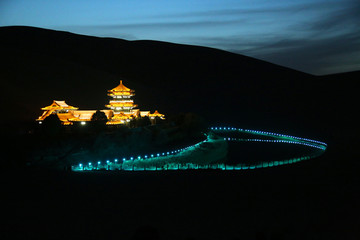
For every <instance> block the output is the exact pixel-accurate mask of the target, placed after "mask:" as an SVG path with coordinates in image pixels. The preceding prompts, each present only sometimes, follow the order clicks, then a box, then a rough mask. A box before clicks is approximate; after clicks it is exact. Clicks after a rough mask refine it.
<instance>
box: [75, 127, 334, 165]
mask: <svg viewBox="0 0 360 240" xmlns="http://www.w3.org/2000/svg"><path fill="white" fill-rule="evenodd" d="M210 130H211V131H212V132H214V133H217V134H221V135H226V134H232V135H234V134H235V135H236V134H237V133H241V134H244V133H246V135H248V136H251V137H254V138H233V137H222V138H212V137H210V134H209V135H207V139H205V140H203V141H201V142H199V143H196V144H194V145H191V146H188V147H185V148H181V149H176V150H171V151H167V152H161V153H152V154H147V155H142V156H136V157H135V156H134V157H130V158H127V159H126V158H118V159H114V160H105V161H97V162H96V161H95V162H91V161H90V162H87V163H80V164H77V165H73V166H72V170H73V171H93V170H125V171H144V170H152V171H153V170H183V169H220V170H248V169H257V168H267V167H275V166H281V165H286V164H293V163H297V162H300V161H303V160H308V159H311V158H315V157H318V156H320V155H322V154H323V153H324V152H325V150H326V148H327V144H326V143H324V142H320V141H316V140H312V139H307V138H300V137H295V136H290V135H285V134H278V133H271V132H264V131H257V130H249V129H240V128H233V127H211V128H210ZM211 131H210V132H211ZM255 137H256V138H255ZM224 141H237V142H263V143H285V144H296V145H302V146H305V147H309V148H313V149H316V150H317V151H314V152H313V153H311V154H308V155H304V156H301V157H295V158H290V159H285V160H277V161H263V162H257V163H253V164H245V163H240V164H236V165H228V164H226V163H219V164H213V163H212V164H194V163H190V162H189V161H188V160H189V157H191V156H193V155H192V154H196V153H198V152H200V151H204V149H206V147H207V146H208V145H209V144H213V145H220V144H221V142H224Z"/></svg>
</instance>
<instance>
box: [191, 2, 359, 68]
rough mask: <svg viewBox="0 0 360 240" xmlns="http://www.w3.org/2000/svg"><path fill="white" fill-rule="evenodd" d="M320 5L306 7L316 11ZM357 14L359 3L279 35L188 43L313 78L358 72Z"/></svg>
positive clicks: (334, 9) (333, 9) (290, 27)
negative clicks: (212, 48)
mask: <svg viewBox="0 0 360 240" xmlns="http://www.w3.org/2000/svg"><path fill="white" fill-rule="evenodd" d="M321 4H325V3H321ZM321 4H320V3H316V4H310V5H311V6H316V7H320V6H321ZM310 5H309V6H310ZM306 8H307V7H306V6H305V5H302V7H301V6H300V5H299V6H297V7H292V8H291V11H295V10H296V9H298V10H299V9H306ZM278 10H279V11H280V9H278ZM282 10H285V8H283V9H281V11H282ZM272 11H275V9H273V10H272ZM289 11H290V9H289ZM359 12H360V2H359V3H352V4H348V5H342V6H331V7H328V11H325V12H323V14H320V15H317V16H316V17H315V18H309V19H311V20H303V22H301V23H296V24H290V25H288V26H287V27H286V29H285V30H284V31H281V32H276V33H272V34H267V35H263V34H262V33H258V34H254V35H251V36H244V35H233V36H228V37H210V38H206V37H199V38H193V39H191V40H189V42H191V41H194V42H196V44H198V45H208V46H213V47H216V48H221V49H225V50H228V51H232V52H236V53H239V54H245V55H248V56H252V57H256V58H260V59H263V60H266V61H270V62H273V63H277V64H279V65H283V66H287V67H290V68H294V69H297V70H301V71H304V72H308V73H312V74H317V75H321V74H328V73H335V72H342V71H351V70H359V69H360V31H359V23H360V14H359Z"/></svg>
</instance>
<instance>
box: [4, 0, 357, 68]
mask: <svg viewBox="0 0 360 240" xmlns="http://www.w3.org/2000/svg"><path fill="white" fill-rule="evenodd" d="M359 12H360V1H358V0H354V1H352V0H335V1H334V0H299V1H288V0H278V1H269V0H248V1H245V0H221V1H220V0H208V1H201V0H189V1H188V0H174V1H167V0H158V1H149V0H144V1H133V0H121V1H119V0H107V1H95V0H77V1H74V0H62V1H56V0H43V1H42V0H31V1H29V0H2V1H0V26H13V25H26V26H35V27H42V28H49V29H55V30H64V31H70V32H73V33H79V34H86V35H92V36H101V37H115V38H123V39H127V40H138V39H151V40H161V41H169V42H176V43H184V44H193V45H201V46H209V47H215V48H220V49H224V50H228V51H231V52H236V53H240V54H244V55H247V56H251V57H255V58H258V59H262V60H266V61H269V62H273V63H276V64H280V65H283V66H287V67H290V68H294V69H297V70H300V71H304V72H307V73H312V74H317V75H323V74H330V73H338V72H346V71H354V70H359V69H360V31H359V23H360V14H359Z"/></svg>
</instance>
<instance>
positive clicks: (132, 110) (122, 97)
mask: <svg viewBox="0 0 360 240" xmlns="http://www.w3.org/2000/svg"><path fill="white" fill-rule="evenodd" d="M108 96H109V97H110V101H109V104H107V105H106V107H107V108H109V109H104V110H100V111H102V112H103V113H105V115H106V117H107V119H108V121H107V123H106V124H107V125H117V124H126V123H129V122H130V121H131V120H134V119H137V118H140V117H149V119H150V121H151V122H152V123H153V124H155V123H156V119H165V115H164V114H161V113H159V112H158V111H157V110H156V111H155V112H154V113H150V111H140V109H138V108H137V106H138V105H136V104H135V103H134V100H133V97H134V96H135V90H132V89H130V88H127V87H126V86H125V85H124V84H123V83H122V81H120V84H119V85H118V86H117V87H115V88H113V89H111V90H109V91H108ZM41 110H43V111H44V112H43V114H42V115H41V116H40V117H39V118H38V119H36V121H38V122H39V123H40V124H41V123H42V121H43V120H44V119H45V118H47V117H48V116H50V115H51V114H57V116H58V117H59V119H60V121H61V122H62V124H63V125H72V124H73V123H74V122H81V123H82V124H86V122H88V121H91V118H92V116H93V114H94V113H95V112H96V110H78V108H77V107H73V106H70V105H68V104H67V103H66V102H65V101H58V100H54V101H53V103H52V104H51V105H49V106H47V107H43V108H41Z"/></svg>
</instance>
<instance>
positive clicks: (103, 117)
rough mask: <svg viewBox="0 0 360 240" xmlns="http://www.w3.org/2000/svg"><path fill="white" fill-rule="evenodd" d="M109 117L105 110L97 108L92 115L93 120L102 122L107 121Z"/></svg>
mask: <svg viewBox="0 0 360 240" xmlns="http://www.w3.org/2000/svg"><path fill="white" fill-rule="evenodd" d="M107 120H108V119H107V117H106V115H105V113H104V112H102V111H100V110H97V111H96V112H95V113H94V114H93V115H92V116H91V121H93V122H101V123H106V121H107Z"/></svg>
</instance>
